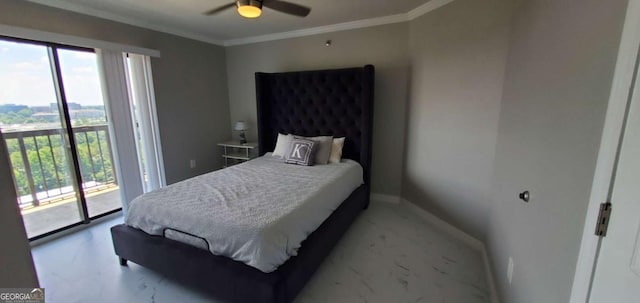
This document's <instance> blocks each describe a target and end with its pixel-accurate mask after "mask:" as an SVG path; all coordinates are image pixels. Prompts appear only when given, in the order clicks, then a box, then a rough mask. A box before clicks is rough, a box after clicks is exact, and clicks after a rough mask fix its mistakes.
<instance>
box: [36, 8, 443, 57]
mask: <svg viewBox="0 0 640 303" xmlns="http://www.w3.org/2000/svg"><path fill="white" fill-rule="evenodd" d="M28 1H30V2H34V3H38V4H42V5H46V6H50V7H55V8H59V9H63V10H67V11H72V12H76V13H80V14H85V15H90V16H94V17H98V18H102V19H107V20H112V21H116V22H120V23H125V24H129V25H133V26H138V27H142V28H146V29H150V30H155V31H159V32H163V33H168V34H172V35H176V36H180V37H185V38H189V39H193V40H198V41H202V42H206V43H210V44H214V45H218V46H235V45H243V44H251V43H259V42H267V41H273V40H282V39H289V38H297V37H304V36H311V35H317V34H324V33H331V32H338V31H345V30H351V29H358V28H365V27H372V26H378V25H385V24H393V23H401V22H407V21H411V20H413V19H416V18H418V17H420V16H422V15H424V14H427V13H429V12H431V11H434V10H436V9H438V8H440V7H442V6H444V5H447V4H449V3H451V2H453V1H455V0H431V1H428V2H427V3H425V4H422V5H420V6H418V7H416V8H414V9H412V10H410V11H409V12H407V13H403V14H396V15H389V16H383V17H376V18H370V19H362V20H356V21H350V22H344V23H338V24H331V25H323V26H318V27H312V28H305V29H299V30H293V31H288V32H281V33H274V34H266V35H260V36H252V37H246V38H238V39H229V40H217V39H212V38H210V37H207V36H204V35H201V34H196V33H192V32H186V31H180V30H176V29H174V28H169V27H165V26H161V25H157V24H151V23H148V22H144V21H141V20H139V19H134V18H128V17H123V16H120V15H117V14H113V13H108V12H104V11H101V10H97V9H93V8H90V7H87V6H85V5H79V4H73V3H69V2H65V1H61V0H28Z"/></svg>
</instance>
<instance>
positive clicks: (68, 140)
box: [0, 35, 122, 241]
mask: <svg viewBox="0 0 640 303" xmlns="http://www.w3.org/2000/svg"><path fill="white" fill-rule="evenodd" d="M0 40H3V41H9V42H17V43H26V44H32V45H39V46H44V47H46V48H47V54H48V57H49V68H50V69H51V73H52V78H53V82H54V89H55V91H56V99H57V105H58V111H59V112H60V115H61V121H60V122H61V124H62V125H61V127H62V132H63V137H64V141H65V142H64V143H65V144H68V146H67V148H68V152H69V156H71V159H69V160H70V161H69V162H70V163H69V164H71V167H70V169H71V170H72V174H71V177H72V182H73V187H74V190H75V192H76V203H77V204H78V206H79V209H78V210H79V212H80V221H79V222H76V223H73V224H70V225H66V226H64V227H60V228H56V229H54V230H52V231H49V232H46V233H43V234H40V235H37V236H33V237H31V238H29V241H35V240H38V239H42V238H45V237H48V236H50V235H53V234H56V233H59V232H61V231H65V230H68V229H71V228H74V227H77V226H80V225H86V224H89V223H91V221H92V220H95V219H99V218H101V217H104V216H108V215H111V214H114V213H117V212H120V211H122V207H119V208H116V209H113V210H110V211H107V212H104V213H101V214H98V215H95V216H93V217H90V216H89V209H88V207H87V198H86V195H85V192H84V189H83V187H82V174H81V171H80V160H79V159H80V157H79V154H78V148H77V145H76V138H75V133H74V131H73V126H72V124H71V114H70V112H69V105H68V103H67V96H66V93H65V89H64V79H63V78H62V72H61V67H60V58H59V55H58V49H64V50H73V51H82V52H90V53H95V50H94V49H92V48H87V47H80V46H73V45H66V44H59V43H53V42H43V41H36V40H30V39H23V38H15V37H9V36H3V35H0ZM105 102H108V101H107V100H105ZM107 119H108V118H107ZM110 152H111V153H113V149H112V150H111V151H110ZM114 164H115V163H114ZM114 173H115V171H114ZM11 176H12V178H13V180H14V182H15V176H14V173H13V172H11ZM15 186H16V185H15V184H14V190H15ZM18 196H19V195H18Z"/></svg>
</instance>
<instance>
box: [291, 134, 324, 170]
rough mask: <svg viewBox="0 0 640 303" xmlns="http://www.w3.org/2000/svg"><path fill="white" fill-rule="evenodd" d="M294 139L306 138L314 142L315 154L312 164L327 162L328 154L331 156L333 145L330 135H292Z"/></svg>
mask: <svg viewBox="0 0 640 303" xmlns="http://www.w3.org/2000/svg"><path fill="white" fill-rule="evenodd" d="M294 138H295V139H306V140H311V141H313V142H316V150H317V151H316V155H315V161H314V164H316V165H317V164H327V163H329V156H331V147H332V146H333V137H332V136H318V137H302V136H294Z"/></svg>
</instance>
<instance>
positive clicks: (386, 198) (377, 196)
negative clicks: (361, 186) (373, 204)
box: [371, 193, 402, 204]
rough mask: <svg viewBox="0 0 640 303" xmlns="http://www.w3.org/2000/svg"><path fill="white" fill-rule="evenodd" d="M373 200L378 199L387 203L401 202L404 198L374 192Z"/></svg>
mask: <svg viewBox="0 0 640 303" xmlns="http://www.w3.org/2000/svg"><path fill="white" fill-rule="evenodd" d="M371 200H373V201H378V202H385V203H393V204H400V202H401V200H402V199H400V197H398V196H392V195H385V194H376V193H372V194H371Z"/></svg>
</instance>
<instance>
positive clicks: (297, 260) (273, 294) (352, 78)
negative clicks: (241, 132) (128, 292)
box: [111, 65, 374, 303]
mask: <svg viewBox="0 0 640 303" xmlns="http://www.w3.org/2000/svg"><path fill="white" fill-rule="evenodd" d="M255 78H256V99H257V106H258V135H259V139H258V145H259V153H260V155H263V154H264V153H266V152H268V151H272V150H273V148H274V146H275V141H276V137H277V135H278V133H293V134H298V135H303V136H317V135H329V134H332V135H334V137H343V136H344V137H346V140H345V146H344V148H343V158H348V159H353V160H356V161H358V162H359V163H360V164H361V165H362V167H363V169H364V184H363V185H361V186H360V187H358V188H357V189H356V190H354V191H353V193H351V195H350V196H349V197H348V198H347V199H346V200H345V201H344V202H342V204H341V205H340V206H339V207H338V208H337V209H336V210H335V211H334V212H333V213H332V214H331V216H329V218H327V220H325V221H324V222H323V223H322V225H320V227H318V229H316V230H315V231H314V232H313V233H311V234H310V235H309V237H308V238H307V239H306V240H304V241H303V242H302V246H301V248H300V249H299V250H298V255H297V256H295V257H292V258H290V259H289V260H287V261H286V262H285V263H284V264H283V265H281V266H280V267H279V268H278V269H277V270H276V271H274V272H271V273H264V272H262V271H260V270H258V269H255V268H253V267H250V266H248V265H246V264H244V263H242V262H237V261H234V260H232V259H230V258H227V257H222V256H216V255H213V254H211V252H209V251H206V250H203V249H199V248H196V247H193V246H190V245H187V244H183V243H181V242H177V241H173V240H170V239H167V238H164V237H162V236H151V235H149V234H146V233H145V232H143V231H141V230H138V229H136V228H132V227H129V226H126V225H124V224H121V225H116V226H114V227H112V228H111V235H112V238H113V246H114V249H115V253H116V255H118V256H119V258H120V264H121V265H126V264H127V260H129V261H132V262H135V263H137V264H139V265H142V266H144V267H147V268H149V269H152V270H154V271H156V272H159V273H161V274H163V275H166V276H167V277H168V278H171V279H174V280H177V281H179V282H181V283H184V284H185V285H189V286H193V287H195V288H198V289H201V290H204V291H206V292H208V293H210V294H211V295H212V296H213V297H214V298H215V299H219V300H224V301H230V302H247V303H248V302H251V303H254V302H269V303H285V302H286V303H288V302H292V301H293V300H294V299H295V297H296V295H297V294H298V293H299V292H300V290H301V289H302V288H303V287H304V285H305V284H306V283H307V281H308V280H309V278H311V276H312V275H313V273H314V272H315V270H316V269H317V268H318V267H319V266H320V264H321V263H322V261H323V260H324V258H325V257H326V256H327V255H328V254H329V253H330V251H331V249H332V248H333V247H334V246H335V245H336V243H337V242H338V240H340V238H341V237H342V235H343V234H344V232H345V231H346V230H347V229H348V227H349V226H350V225H351V223H352V222H353V221H354V220H355V218H356V217H357V216H358V214H359V213H360V212H361V211H362V210H363V209H365V208H367V206H368V205H369V196H370V180H371V134H372V120H373V85H374V67H373V66H371V65H367V66H364V67H360V68H348V69H336V70H322V71H304V72H287V73H256V75H255Z"/></svg>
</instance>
